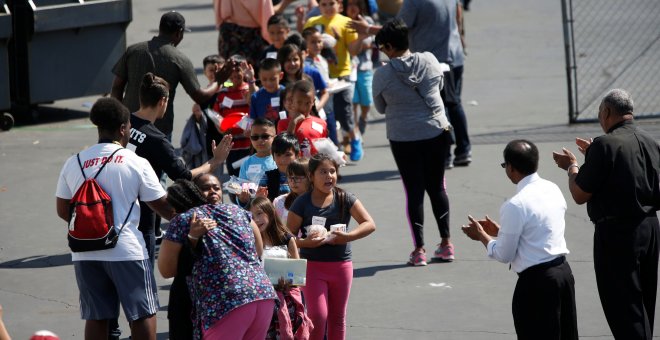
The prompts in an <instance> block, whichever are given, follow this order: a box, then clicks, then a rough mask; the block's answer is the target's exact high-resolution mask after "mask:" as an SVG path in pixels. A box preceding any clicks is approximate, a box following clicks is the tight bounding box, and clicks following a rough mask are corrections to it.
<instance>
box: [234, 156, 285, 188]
mask: <svg viewBox="0 0 660 340" xmlns="http://www.w3.org/2000/svg"><path fill="white" fill-rule="evenodd" d="M273 169H277V164H275V160H274V159H273V156H271V155H268V156H266V157H257V155H256V154H254V155H252V156H250V157H248V159H246V160H245V162H243V164H241V171H240V172H239V174H238V177H239V178H242V179H247V180H249V181H251V182H254V183H257V178H258V183H259V186H262V187H265V186H268V178H267V177H266V171H269V170H273Z"/></svg>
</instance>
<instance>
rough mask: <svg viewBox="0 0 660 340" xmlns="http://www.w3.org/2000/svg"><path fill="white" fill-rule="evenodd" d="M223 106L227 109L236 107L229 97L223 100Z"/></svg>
mask: <svg viewBox="0 0 660 340" xmlns="http://www.w3.org/2000/svg"><path fill="white" fill-rule="evenodd" d="M222 106H224V107H227V108H231V107H232V106H234V101H233V100H232V99H231V98H229V97H225V98H224V99H223V100H222Z"/></svg>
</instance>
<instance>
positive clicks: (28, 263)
mask: <svg viewBox="0 0 660 340" xmlns="http://www.w3.org/2000/svg"><path fill="white" fill-rule="evenodd" d="M69 265H71V254H69V253H66V254H59V255H36V256H29V257H24V258H22V259H17V260H11V261H7V262H2V263H0V268H4V269H27V268H50V267H59V266H69Z"/></svg>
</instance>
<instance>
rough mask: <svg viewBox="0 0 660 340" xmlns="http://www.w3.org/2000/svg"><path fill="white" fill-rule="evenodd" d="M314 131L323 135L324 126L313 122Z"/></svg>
mask: <svg viewBox="0 0 660 340" xmlns="http://www.w3.org/2000/svg"><path fill="white" fill-rule="evenodd" d="M312 129H314V130H316V131H318V132H319V133H323V125H321V124H319V123H317V122H312Z"/></svg>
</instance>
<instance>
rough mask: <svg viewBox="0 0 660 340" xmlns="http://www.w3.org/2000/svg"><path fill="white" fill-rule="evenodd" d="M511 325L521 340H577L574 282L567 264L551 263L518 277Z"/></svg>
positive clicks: (531, 268) (534, 268)
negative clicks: (512, 324)
mask: <svg viewBox="0 0 660 340" xmlns="http://www.w3.org/2000/svg"><path fill="white" fill-rule="evenodd" d="M562 258H563V257H562ZM557 260H560V259H557ZM556 262H561V263H560V264H554V263H556ZM513 323H514V325H515V328H516V334H517V335H518V339H521V340H523V339H525V340H526V339H533V340H544V339H548V340H550V339H552V340H559V339H561V340H568V339H571V340H577V339H578V328H577V313H576V309H575V279H574V278H573V272H572V271H571V267H570V266H569V265H568V262H565V261H556V260H553V261H551V262H550V263H545V264H540V265H537V266H533V267H530V268H528V269H526V270H524V271H522V272H521V273H520V274H519V277H518V282H517V283H516V289H515V291H514V293H513Z"/></svg>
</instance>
